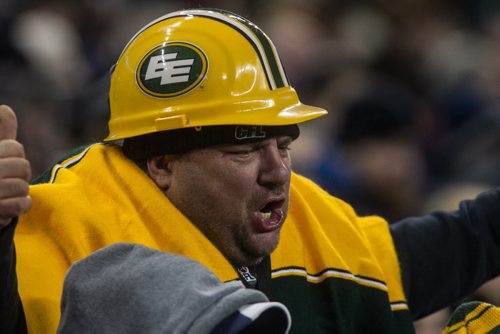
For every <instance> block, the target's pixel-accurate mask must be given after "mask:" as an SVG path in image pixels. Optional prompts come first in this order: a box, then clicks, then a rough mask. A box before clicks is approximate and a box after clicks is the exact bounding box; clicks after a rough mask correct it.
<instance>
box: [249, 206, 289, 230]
mask: <svg viewBox="0 0 500 334" xmlns="http://www.w3.org/2000/svg"><path fill="white" fill-rule="evenodd" d="M284 203H285V201H284V200H279V201H270V202H268V203H267V204H266V205H265V206H263V207H262V208H261V209H260V210H259V211H258V212H257V213H256V221H257V226H258V227H259V230H260V231H262V232H269V231H273V230H275V229H277V228H279V227H281V225H282V224H283V221H284V220H285V214H284V212H283V205H284Z"/></svg>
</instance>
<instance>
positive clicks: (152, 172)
mask: <svg viewBox="0 0 500 334" xmlns="http://www.w3.org/2000/svg"><path fill="white" fill-rule="evenodd" d="M170 162H171V158H170V157H169V156H168V155H160V156H157V157H153V158H150V159H149V160H148V161H147V166H148V175H149V177H150V178H151V179H152V180H153V181H154V182H155V183H156V185H157V186H158V187H159V188H160V189H162V190H167V189H168V188H169V187H170V184H171V182H172V171H171V170H170Z"/></svg>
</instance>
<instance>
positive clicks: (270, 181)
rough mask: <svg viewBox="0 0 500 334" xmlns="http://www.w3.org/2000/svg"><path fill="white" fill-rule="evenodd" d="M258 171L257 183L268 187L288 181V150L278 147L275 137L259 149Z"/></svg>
mask: <svg viewBox="0 0 500 334" xmlns="http://www.w3.org/2000/svg"><path fill="white" fill-rule="evenodd" d="M260 158H261V161H260V164H261V165H260V172H259V179H258V183H259V184H260V185H262V186H264V187H267V188H269V189H274V188H277V187H281V186H283V185H285V184H287V183H288V182H290V174H291V162H290V157H289V154H288V152H286V151H285V152H283V150H282V149H280V148H279V147H278V143H277V141H276V139H273V140H272V141H270V142H269V144H267V145H265V146H263V147H262V148H261V150H260Z"/></svg>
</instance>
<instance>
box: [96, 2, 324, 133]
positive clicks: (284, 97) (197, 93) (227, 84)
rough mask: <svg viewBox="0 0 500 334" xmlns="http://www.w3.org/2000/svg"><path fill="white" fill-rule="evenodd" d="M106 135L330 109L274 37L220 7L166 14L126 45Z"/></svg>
mask: <svg viewBox="0 0 500 334" xmlns="http://www.w3.org/2000/svg"><path fill="white" fill-rule="evenodd" d="M109 103H110V113H111V115H110V121H109V136H108V137H107V138H106V139H105V141H111V140H116V139H123V138H131V137H136V136H140V135H144V134H150V133H154V132H160V131H166V130H174V129H183V128H193V127H194V128H199V127H204V126H213V125H232V124H241V125H264V126H279V125H289V124H297V123H300V122H304V121H307V120H310V119H313V118H316V117H319V116H322V115H325V114H326V113H327V112H326V111H325V110H324V109H321V108H317V107H312V106H308V105H304V104H302V103H301V102H300V101H299V99H298V97H297V94H296V92H295V90H294V89H293V88H292V87H290V85H289V83H288V80H287V78H286V75H285V71H284V69H283V66H282V64H281V61H280V59H279V57H278V54H277V52H276V49H275V47H274V45H273V43H272V42H271V40H270V39H269V38H268V37H267V36H266V35H265V34H264V32H262V30H260V29H259V28H258V27H257V26H255V25H254V24H253V23H251V22H250V21H248V20H246V19H244V18H242V17H240V16H238V15H236V14H233V13H229V12H225V11H220V10H215V9H192V10H183V11H178V12H174V13H170V14H167V15H165V16H163V17H160V18H158V19H157V20H155V21H153V22H151V23H149V24H148V25H146V26H145V27H144V28H142V29H141V30H140V31H139V32H138V33H137V34H136V35H135V36H134V37H133V38H132V39H131V40H130V41H129V43H128V44H127V45H126V46H125V49H124V50H123V52H122V54H121V55H120V57H119V59H118V62H117V63H116V66H115V68H114V71H113V74H112V77H111V87H110V92H109Z"/></svg>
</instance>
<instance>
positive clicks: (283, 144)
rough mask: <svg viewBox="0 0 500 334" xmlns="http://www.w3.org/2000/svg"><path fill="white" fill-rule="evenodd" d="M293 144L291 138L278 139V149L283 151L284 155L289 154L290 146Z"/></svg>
mask: <svg viewBox="0 0 500 334" xmlns="http://www.w3.org/2000/svg"><path fill="white" fill-rule="evenodd" d="M291 144H292V139H291V138H285V139H281V140H278V150H279V151H280V152H281V154H282V155H288V151H290V150H291V147H290V145H291Z"/></svg>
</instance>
